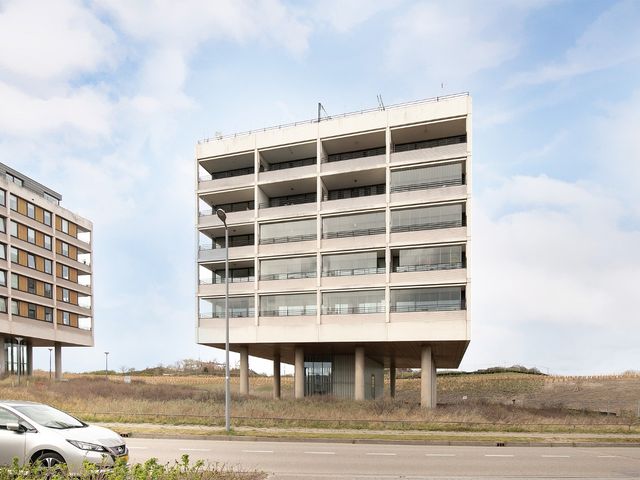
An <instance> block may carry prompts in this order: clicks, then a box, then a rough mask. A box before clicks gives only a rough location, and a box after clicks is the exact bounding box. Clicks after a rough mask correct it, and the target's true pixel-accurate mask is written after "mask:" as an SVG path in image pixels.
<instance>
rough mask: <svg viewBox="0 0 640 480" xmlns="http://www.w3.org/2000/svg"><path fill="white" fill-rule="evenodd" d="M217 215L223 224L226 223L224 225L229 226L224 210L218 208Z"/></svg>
mask: <svg viewBox="0 0 640 480" xmlns="http://www.w3.org/2000/svg"><path fill="white" fill-rule="evenodd" d="M216 215H218V218H219V219H220V220H222V223H224V225H225V226H226V225H227V214H226V212H225V211H224V210H222V209H221V208H217V209H216Z"/></svg>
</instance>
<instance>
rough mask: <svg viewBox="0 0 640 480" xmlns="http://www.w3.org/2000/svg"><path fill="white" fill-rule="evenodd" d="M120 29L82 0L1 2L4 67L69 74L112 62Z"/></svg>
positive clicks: (28, 73) (38, 75) (0, 62)
mask: <svg viewBox="0 0 640 480" xmlns="http://www.w3.org/2000/svg"><path fill="white" fill-rule="evenodd" d="M114 42H115V35H114V33H113V32H112V31H111V29H110V28H109V27H108V26H106V25H105V24H103V23H102V22H100V20H98V19H97V18H96V17H95V16H94V15H93V14H92V13H91V12H90V11H89V10H88V9H86V8H85V7H84V6H83V4H82V3H81V2H79V1H76V0H60V1H56V2H48V1H44V2H43V1H38V0H17V1H9V2H6V3H3V4H1V5H0V45H2V47H0V71H2V70H6V71H8V72H11V73H12V74H14V75H16V76H25V77H30V78H35V79H41V80H52V79H66V78H68V77H70V76H71V75H74V74H77V73H82V72H91V71H95V70H96V69H100V68H104V67H105V66H108V65H110V64H111V62H112V61H113V60H114V59H113V51H114Z"/></svg>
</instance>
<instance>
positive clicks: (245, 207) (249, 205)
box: [199, 201, 255, 217]
mask: <svg viewBox="0 0 640 480" xmlns="http://www.w3.org/2000/svg"><path fill="white" fill-rule="evenodd" d="M254 207H255V203H254V202H253V201H251V202H237V203H228V204H226V205H218V208H221V209H222V210H224V211H225V213H232V212H248V211H250V210H253V209H254ZM199 213H200V216H201V217H206V216H209V215H215V214H216V210H214V209H212V208H211V209H207V210H202V211H201V212H199Z"/></svg>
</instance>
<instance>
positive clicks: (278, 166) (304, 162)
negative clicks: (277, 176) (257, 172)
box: [266, 157, 317, 172]
mask: <svg viewBox="0 0 640 480" xmlns="http://www.w3.org/2000/svg"><path fill="white" fill-rule="evenodd" d="M316 163H317V160H316V157H312V158H301V159H300V160H290V161H288V162H278V163H270V164H269V170H266V171H267V172H272V171H275V170H288V169H289V168H298V167H307V166H309V165H315V164H316Z"/></svg>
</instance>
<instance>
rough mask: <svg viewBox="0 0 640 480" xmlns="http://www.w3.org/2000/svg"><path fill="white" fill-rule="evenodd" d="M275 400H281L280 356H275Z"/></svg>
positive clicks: (277, 354)
mask: <svg viewBox="0 0 640 480" xmlns="http://www.w3.org/2000/svg"><path fill="white" fill-rule="evenodd" d="M273 398H280V354H279V353H276V354H275V355H274V356H273Z"/></svg>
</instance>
